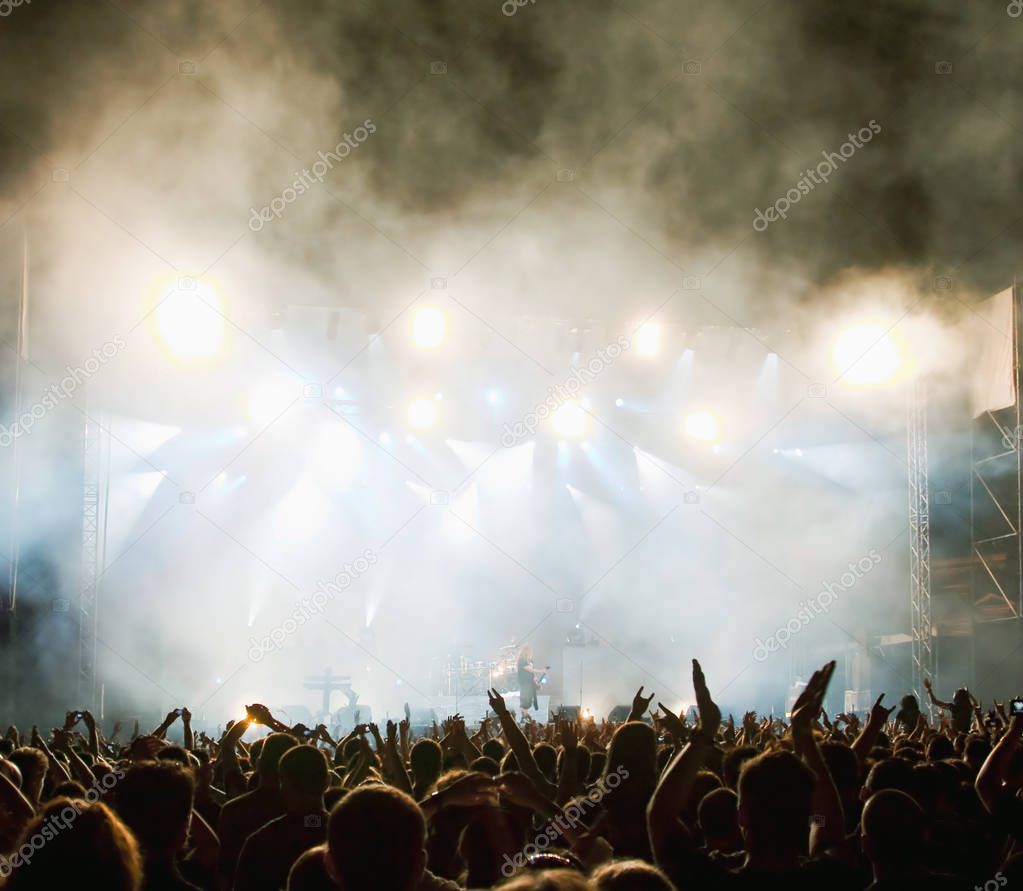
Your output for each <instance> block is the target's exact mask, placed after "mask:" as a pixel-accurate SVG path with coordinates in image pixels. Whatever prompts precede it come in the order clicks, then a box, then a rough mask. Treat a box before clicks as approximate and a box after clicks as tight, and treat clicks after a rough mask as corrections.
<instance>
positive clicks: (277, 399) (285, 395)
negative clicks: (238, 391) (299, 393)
mask: <svg viewBox="0 0 1023 891" xmlns="http://www.w3.org/2000/svg"><path fill="white" fill-rule="evenodd" d="M296 398H297V397H296V394H295V393H294V392H293V391H291V390H289V389H288V388H287V387H283V386H278V385H272V386H264V387H260V388H259V389H258V390H253V391H252V392H251V393H250V394H249V399H248V406H247V408H248V413H249V419H250V420H252V421H253V422H254V423H256V424H259V425H260V426H264V427H265V426H266V425H267V424H269V423H270V422H271V421H273V420H275V419H276V418H277V417H278V416H280V414H281V413H282V412H283V411H285V410H286V409H287V408H289V407H290V406H291V404H292V402H294V401H295V399H296Z"/></svg>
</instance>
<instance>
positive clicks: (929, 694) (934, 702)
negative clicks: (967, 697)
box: [924, 678, 952, 709]
mask: <svg viewBox="0 0 1023 891" xmlns="http://www.w3.org/2000/svg"><path fill="white" fill-rule="evenodd" d="M924 689H925V690H926V691H927V698H928V699H930V700H931V705H936V706H937V707H938V708H947V709H951V708H952V703H951V702H944V701H942V700H941V699H938V697H937V696H935V695H934V685H933V684H932V683H931V679H930V678H924Z"/></svg>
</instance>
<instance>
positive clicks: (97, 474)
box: [78, 413, 110, 710]
mask: <svg viewBox="0 0 1023 891" xmlns="http://www.w3.org/2000/svg"><path fill="white" fill-rule="evenodd" d="M109 481H110V435H109V433H108V432H107V430H106V429H105V428H104V427H103V425H102V424H101V423H99V422H98V421H96V420H94V419H93V418H91V417H90V416H89V415H88V413H86V415H85V425H84V427H83V430H82V560H81V579H80V584H79V595H78V699H79V701H80V702H82V703H83V704H85V705H86V707H87V708H89V709H90V710H94V709H95V708H96V704H97V693H98V689H97V682H96V645H97V638H98V632H99V592H100V580H101V577H102V575H103V571H104V567H105V565H106V527H107V501H108V495H109V488H108V487H109Z"/></svg>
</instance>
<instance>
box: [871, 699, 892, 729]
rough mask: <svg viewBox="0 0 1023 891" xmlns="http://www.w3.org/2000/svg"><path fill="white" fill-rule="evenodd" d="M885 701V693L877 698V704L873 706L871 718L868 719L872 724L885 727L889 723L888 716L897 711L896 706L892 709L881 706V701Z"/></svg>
mask: <svg viewBox="0 0 1023 891" xmlns="http://www.w3.org/2000/svg"><path fill="white" fill-rule="evenodd" d="M882 699H884V693H882V694H881V695H880V696H878V697H877V702H875V703H874V705H873V706H871V709H870V717H869V718H868V719H867V720H868V721H869V722H870V723H872V724H881V725H884V724H885V723H887V721H888V716H889V715H890V714H891V713H892V712H893V711H895V706H894V705H893V706H892V707H891V708H885V707H884V706H883V705H881V700H882Z"/></svg>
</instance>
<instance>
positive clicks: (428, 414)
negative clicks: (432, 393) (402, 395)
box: [406, 399, 437, 430]
mask: <svg viewBox="0 0 1023 891" xmlns="http://www.w3.org/2000/svg"><path fill="white" fill-rule="evenodd" d="M406 416H407V418H408V422H409V424H410V425H411V426H413V427H415V428H416V429H417V430H425V429H426V428H427V427H432V426H433V425H434V423H436V421H437V405H436V404H435V403H434V401H433V400H432V399H413V400H412V401H411V402H410V403H409V404H408V409H407V411H406Z"/></svg>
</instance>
